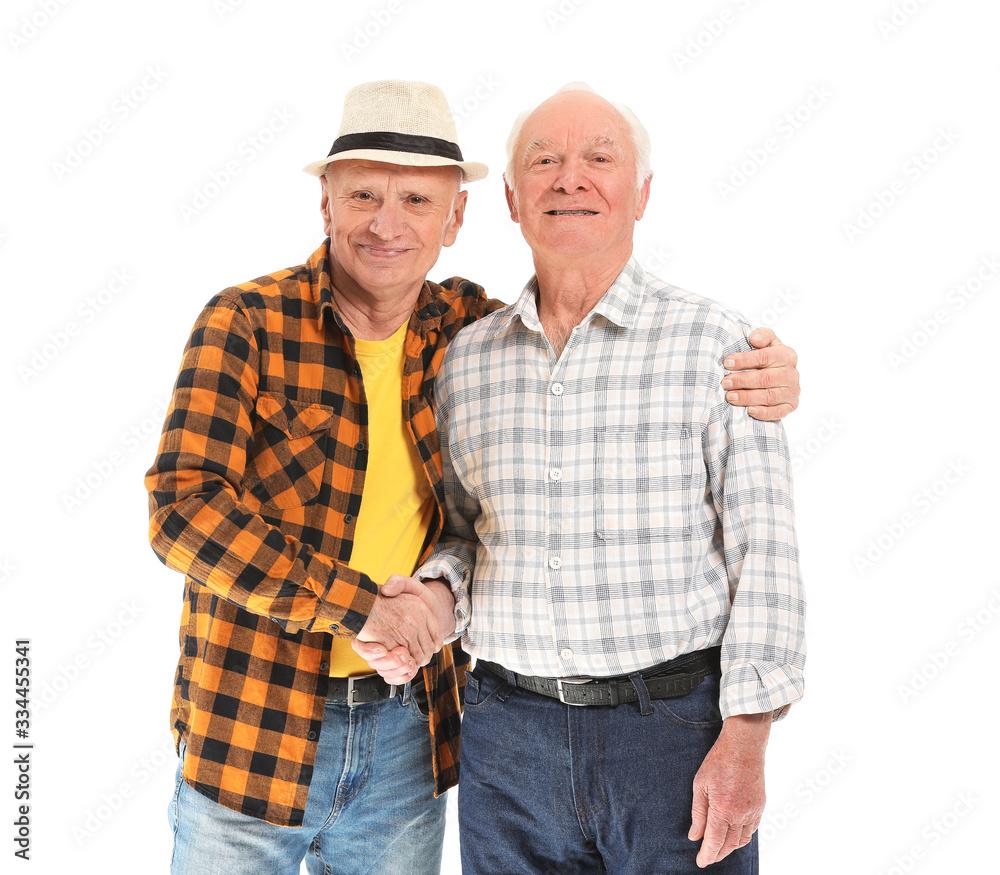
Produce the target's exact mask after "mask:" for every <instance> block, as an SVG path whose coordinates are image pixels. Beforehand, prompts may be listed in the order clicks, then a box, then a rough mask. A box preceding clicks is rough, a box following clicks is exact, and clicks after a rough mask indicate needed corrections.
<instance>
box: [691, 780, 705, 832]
mask: <svg viewBox="0 0 1000 875" xmlns="http://www.w3.org/2000/svg"><path fill="white" fill-rule="evenodd" d="M707 820H708V796H706V795H705V793H704V792H702V791H700V790H699V789H698V787H697V786H695V788H694V801H693V802H692V804H691V829H689V830H688V838H689V839H691V841H693V842H696V841H698V839H700V838H701V837H702V836H703V835H705V823H706V821H707Z"/></svg>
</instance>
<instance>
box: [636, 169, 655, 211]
mask: <svg viewBox="0 0 1000 875" xmlns="http://www.w3.org/2000/svg"><path fill="white" fill-rule="evenodd" d="M652 181H653V174H652V173H650V174H649V176H647V177H646V181H645V182H644V183H643V184H642V188H640V189H639V203H638V204H637V205H636V208H635V220H636V221H637V222H638V221H639V219H641V218H642V214H643V213H645V212H646V204H647V203H649V183H650V182H652Z"/></svg>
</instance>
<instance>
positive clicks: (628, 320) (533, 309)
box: [496, 257, 646, 334]
mask: <svg viewBox="0 0 1000 875" xmlns="http://www.w3.org/2000/svg"><path fill="white" fill-rule="evenodd" d="M645 273H646V272H645V271H644V270H643V269H642V267H641V266H640V265H639V262H637V261H636V260H635V258H634V257H632V258H629V260H628V262H627V263H626V264H625V267H623V268H622V270H621V273H619V274H618V276H617V277H615V281H614V282H613V283H611V286H610V288H609V289H608V290H607V291H606V292H605V293H604V294H603V295H602V296H601V299H600V300H599V301H598V302H597V303H596V304H595V305H594V308H593V309H592V310H591V311H590V313H588V314H587V316H585V317H584V320H583V321H587V320H588V319H591V318H593V315H594V314H597V315H600V316H603V317H604V318H605V319H607V320H608V321H609V322H612V323H614V324H615V325H618V326H620V327H622V328H631V327H633V326H634V325H635V321H636V319H637V318H638V315H639V306H640V305H641V303H642V299H643V296H644V294H645V286H646V283H645ZM515 316H516V317H518V318H520V320H521V322H522V323H523V324H524V326H525V328H528V329H529V330H531V331H541V330H542V323H541V320H540V319H539V318H538V276H537V275H535V276H532V277H531V279H530V280H528V283H527V285H526V286H525V287H524V290H523V291H522V292H521V295H520V297H519V298H518V299H517V301H515V302H514V303H513V304H512V305H511V306H510V308H509V309H508V310H507V313H506V315H505V316H504V317H503V319H502V320H501V321H500V322H499V324H498V325H497V329H496V330H497V333H498V334H499V333H500V332H501V331H504V330H505V329H506V328H507V327H508V326H509V325H510V324H511V322H512V321H513V319H514V317H515Z"/></svg>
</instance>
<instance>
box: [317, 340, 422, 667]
mask: <svg viewBox="0 0 1000 875" xmlns="http://www.w3.org/2000/svg"><path fill="white" fill-rule="evenodd" d="M406 327H407V323H406V322H404V323H403V324H402V325H401V326H400V328H399V330H398V331H397V332H396V333H395V334H393V335H392V337H389V338H387V339H386V340H356V341H355V348H356V351H357V356H358V364H359V365H360V366H361V378H362V380H363V381H364V386H365V396H366V398H367V401H368V447H369V453H368V459H369V464H368V470H367V471H366V473H365V487H364V492H363V494H362V496H361V511H360V512H359V513H358V521H357V525H356V527H355V533H354V550H353V552H352V553H351V560H350V566H351V568H354V569H356V570H358V571H363V572H364V573H365V574H367V575H368V576H369V577H370V578H372V580H374V581H375V582H376V583H378V584H379V585H380V586H381V585H382V584H383V583H385V581H386V580H388V578H389V576H390V575H392V574H406V575H410V574H412V573H413V571H414V569H415V568H416V566H417V562H418V561H419V559H420V552H421V550H422V549H423V546H424V539H425V538H426V536H427V530H428V529H429V528H430V523H431V517H432V515H433V513H434V499H433V496H432V495H431V487H430V485H429V484H428V482H427V476H426V475H425V474H424V469H423V465H422V464H421V462H420V454H419V453H418V452H417V448H416V447H415V446H414V445H413V440H412V439H411V438H410V436H409V432H408V431H407V427H406V423H405V421H404V419H403V364H404V361H405V350H404V346H405V343H406ZM370 673H371V669H370V668H369V667H368V664H367V663H366V662H365V661H364V660H363V659H362V658H361V657H360V656H358V655H357V654H356V653H355V652H354V650H353V648H352V647H351V642H350V639H347V638H336V639H334V641H333V648H332V652H331V655H330V676H331V677H350V676H351V675H364V674H370Z"/></svg>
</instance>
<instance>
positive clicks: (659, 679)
mask: <svg viewBox="0 0 1000 875" xmlns="http://www.w3.org/2000/svg"><path fill="white" fill-rule="evenodd" d="M720 650H721V648H719V647H709V648H707V649H706V650H698V651H696V652H694V653H686V654H684V655H683V656H679V657H677V659H672V660H670V662H665V663H663V664H662V665H656V666H653V667H652V668H648V669H646V670H645V671H642V672H639V674H640V675H641V676H642V681H643V683H644V684H645V685H646V689H647V690H648V691H649V698H650V699H673V698H676V697H677V696H686V695H687V694H688V693H690V692H691V691H692V690H693V689H695V687H697V686H698V685H699V684H700V683H701V682H702V681H703V680H704V679H705V678H706V677H708V675H710V674H718V673H719V671H720V669H719V652H720ZM476 665H477V666H482V667H483V668H484V669H485V670H486V671H488V672H490V673H491V674H494V675H496V676H497V677H500V678H504V679H505V680H506V679H507V670H506V669H505V668H504V667H503V666H500V665H497V664H496V663H492V662H486V661H485V660H483V659H481V660H479V661H478V662H477V663H476ZM514 680H515V683H516V684H517V686H518V688H519V689H523V690H528V691H529V692H532V693H538V694H539V695H542V696H548V697H549V698H552V699H558V700H559V701H560V702H562V703H563V704H564V705H619V704H621V703H622V702H637V701H639V694H638V693H637V692H636V690H635V686H634V685H633V683H632V681H631V679H630V678H629V677H628V676H627V675H622V676H620V677H613V678H572V679H568V680H567V679H564V678H543V677H536V676H534V675H524V674H517V673H516V672H514Z"/></svg>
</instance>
